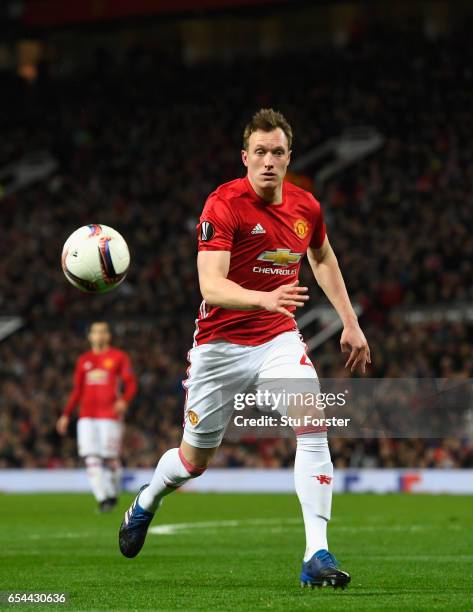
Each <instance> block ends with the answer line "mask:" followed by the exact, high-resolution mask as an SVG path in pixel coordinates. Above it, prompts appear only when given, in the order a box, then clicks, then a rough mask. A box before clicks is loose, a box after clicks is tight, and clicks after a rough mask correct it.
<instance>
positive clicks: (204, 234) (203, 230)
mask: <svg viewBox="0 0 473 612" xmlns="http://www.w3.org/2000/svg"><path fill="white" fill-rule="evenodd" d="M214 236H215V229H214V226H213V225H212V224H211V223H210V221H202V224H201V226H200V239H201V240H202V241H203V242H207V241H208V240H212V238H213V237H214Z"/></svg>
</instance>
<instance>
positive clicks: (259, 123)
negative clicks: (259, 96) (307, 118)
mask: <svg viewBox="0 0 473 612" xmlns="http://www.w3.org/2000/svg"><path fill="white" fill-rule="evenodd" d="M276 128H281V130H282V131H283V132H284V133H285V134H286V138H287V146H288V149H289V150H291V146H292V138H293V135H292V127H291V126H290V125H289V123H288V121H287V119H286V117H285V116H284V115H283V114H282V113H280V112H279V111H275V110H274V109H272V108H260V109H259V111H257V112H256V113H255V114H254V115H253V117H252V118H251V121H250V122H249V123H248V124H247V126H246V127H245V130H244V132H243V148H244V149H245V151H248V144H249V141H250V136H251V134H253V132H256V130H262V131H263V132H272V131H273V130H275V129H276Z"/></svg>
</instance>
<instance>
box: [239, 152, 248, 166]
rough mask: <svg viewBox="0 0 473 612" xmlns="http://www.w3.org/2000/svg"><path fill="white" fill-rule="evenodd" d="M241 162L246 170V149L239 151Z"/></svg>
mask: <svg viewBox="0 0 473 612" xmlns="http://www.w3.org/2000/svg"><path fill="white" fill-rule="evenodd" d="M241 161H242V162H243V165H244V166H245V167H246V168H248V151H247V150H246V149H242V150H241Z"/></svg>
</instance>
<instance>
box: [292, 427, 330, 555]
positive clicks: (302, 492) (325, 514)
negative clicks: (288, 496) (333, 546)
mask: <svg viewBox="0 0 473 612" xmlns="http://www.w3.org/2000/svg"><path fill="white" fill-rule="evenodd" d="M294 483H295V486H296V492H297V496H298V498H299V501H300V504H301V507H302V515H303V517H304V526H305V535H306V550H305V555H304V561H308V560H309V559H310V558H311V557H312V556H313V554H314V553H316V552H317V551H318V550H321V549H326V550H328V543H327V523H328V521H329V520H330V514H331V508H332V488H333V464H332V461H331V458H330V451H329V448H328V441H327V438H320V437H316V436H313V435H311V434H305V435H301V436H298V437H297V451H296V460H295V462H294Z"/></svg>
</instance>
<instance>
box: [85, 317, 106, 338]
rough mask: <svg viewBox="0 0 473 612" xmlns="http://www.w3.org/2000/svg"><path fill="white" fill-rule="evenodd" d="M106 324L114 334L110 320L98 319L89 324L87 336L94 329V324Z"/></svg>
mask: <svg viewBox="0 0 473 612" xmlns="http://www.w3.org/2000/svg"><path fill="white" fill-rule="evenodd" d="M97 324H98V325H106V326H107V328H108V332H109V334H112V326H111V325H110V323H109V322H108V321H103V320H102V319H97V320H96V321H91V322H90V323H89V324H88V325H87V329H86V334H87V336H88V335H89V334H90V332H91V331H92V327H93V326H94V325H97Z"/></svg>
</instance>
